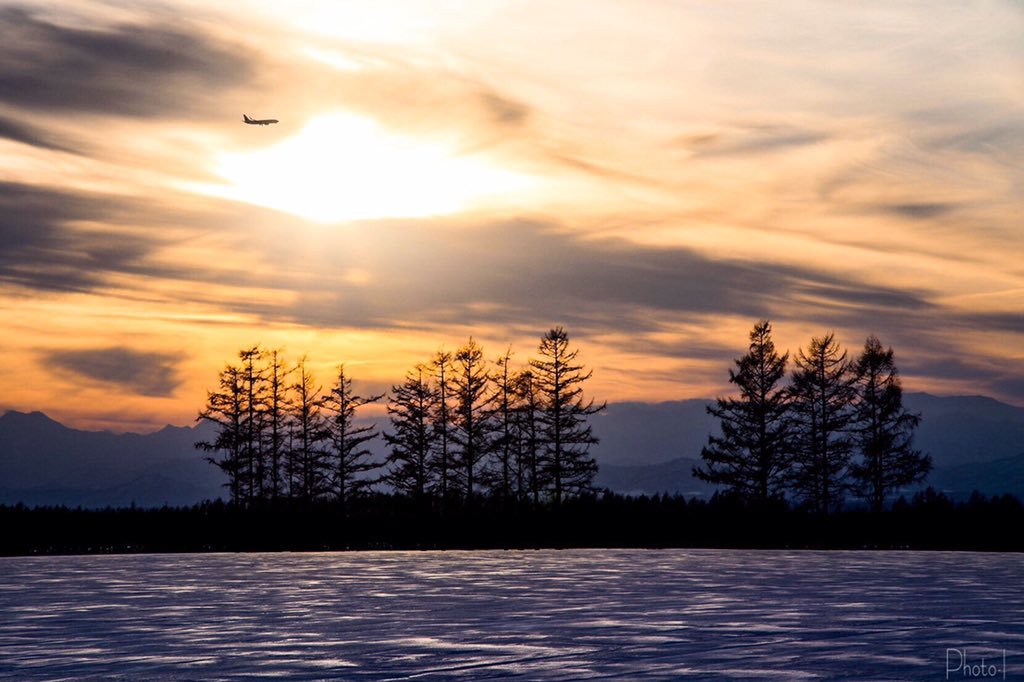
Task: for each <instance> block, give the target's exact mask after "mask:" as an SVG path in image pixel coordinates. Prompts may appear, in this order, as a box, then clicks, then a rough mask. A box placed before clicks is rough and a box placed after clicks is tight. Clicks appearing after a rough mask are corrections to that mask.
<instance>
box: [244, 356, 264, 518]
mask: <svg viewBox="0 0 1024 682" xmlns="http://www.w3.org/2000/svg"><path fill="white" fill-rule="evenodd" d="M262 354H263V351H262V350H261V349H260V347H259V346H258V345H257V346H252V347H251V348H246V349H243V350H241V351H239V352H238V357H239V359H240V360H241V361H242V367H241V370H242V386H243V392H244V398H243V399H244V405H245V411H244V414H243V416H242V437H243V455H242V456H243V459H244V461H245V483H246V497H247V499H248V500H250V501H251V500H255V499H263V498H264V497H265V484H266V473H267V472H266V461H265V458H264V452H263V428H264V398H265V397H266V372H265V371H264V368H263V367H261V366H260V365H259V364H258V363H259V361H260V357H261V356H262Z"/></svg>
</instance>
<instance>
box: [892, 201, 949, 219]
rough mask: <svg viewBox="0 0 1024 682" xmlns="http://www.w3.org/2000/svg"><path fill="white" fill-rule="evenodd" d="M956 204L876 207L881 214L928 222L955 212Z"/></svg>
mask: <svg viewBox="0 0 1024 682" xmlns="http://www.w3.org/2000/svg"><path fill="white" fill-rule="evenodd" d="M957 208H958V204H951V203H942V202H921V203H912V204H882V205H880V206H878V207H877V209H878V210H879V211H882V212H883V213H892V214H895V215H899V216H903V217H905V218H913V219H915V220H930V219H932V218H938V217H940V216H944V215H946V214H948V213H952V212H953V211H955V210H957Z"/></svg>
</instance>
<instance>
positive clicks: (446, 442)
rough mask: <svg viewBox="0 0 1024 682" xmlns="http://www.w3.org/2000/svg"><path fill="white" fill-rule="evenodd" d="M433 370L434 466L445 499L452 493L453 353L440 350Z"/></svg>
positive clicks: (439, 487) (440, 491)
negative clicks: (435, 443)
mask: <svg viewBox="0 0 1024 682" xmlns="http://www.w3.org/2000/svg"><path fill="white" fill-rule="evenodd" d="M431 371H432V372H433V375H434V378H435V379H436V380H437V401H436V403H435V404H434V412H433V414H432V415H431V420H432V422H433V425H434V435H435V437H436V439H437V452H436V453H435V457H434V461H433V463H432V468H433V469H434V470H435V471H436V472H437V486H438V493H439V495H440V497H441V500H442V501H445V500H447V499H448V497H449V496H450V495H451V493H452V452H451V446H452V410H451V399H452V393H453V388H454V387H453V386H452V354H451V353H449V352H447V351H438V352H437V354H436V355H435V356H434V360H433V362H432V363H431Z"/></svg>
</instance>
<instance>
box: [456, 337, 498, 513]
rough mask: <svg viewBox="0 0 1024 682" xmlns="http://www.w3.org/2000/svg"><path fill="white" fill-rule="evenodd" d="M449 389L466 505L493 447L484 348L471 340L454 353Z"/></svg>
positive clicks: (491, 398)
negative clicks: (451, 397) (452, 400)
mask: <svg viewBox="0 0 1024 682" xmlns="http://www.w3.org/2000/svg"><path fill="white" fill-rule="evenodd" d="M452 386H453V387H454V389H455V395H454V399H455V410H454V413H453V417H454V426H455V429H454V431H453V433H452V440H453V441H454V442H455V444H456V445H457V446H458V452H457V462H458V466H459V467H460V468H461V469H462V474H463V478H462V481H460V483H461V485H462V491H463V493H464V494H465V500H466V503H467V504H470V503H471V502H472V499H473V494H474V490H475V488H476V485H477V483H478V481H477V474H478V470H477V467H478V466H479V464H480V463H481V461H482V460H483V459H484V458H485V457H487V456H488V455H489V454H490V453H491V451H492V447H493V444H494V443H493V440H492V437H493V433H494V407H493V405H494V400H495V396H494V393H493V392H491V390H490V387H491V375H490V371H489V370H488V369H487V363H486V361H485V360H484V353H483V349H482V348H480V345H479V344H477V342H476V341H475V340H473V337H470V339H469V342H468V343H467V344H466V345H465V346H463V347H462V348H459V350H458V351H457V352H456V353H455V363H454V374H453V376H452Z"/></svg>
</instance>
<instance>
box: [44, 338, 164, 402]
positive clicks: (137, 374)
mask: <svg viewBox="0 0 1024 682" xmlns="http://www.w3.org/2000/svg"><path fill="white" fill-rule="evenodd" d="M43 361H44V362H45V363H46V364H47V365H48V366H49V367H50V368H51V371H52V372H53V373H55V374H59V373H60V372H71V373H72V374H75V375H77V376H79V377H84V378H86V379H90V380H93V381H99V382H103V383H109V384H117V385H119V386H121V387H123V388H126V389H128V390H130V391H132V392H133V393H138V394H139V395H144V396H151V397H167V396H170V395H172V394H173V393H174V389H175V388H177V387H178V385H179V384H180V383H181V380H180V379H179V377H178V363H179V361H180V358H177V357H175V356H173V355H166V354H163V353H147V352H143V351H137V350H132V349H131V348H125V347H122V346H115V347H112V348H97V349H89V350H56V351H50V352H48V353H45V354H44V355H43Z"/></svg>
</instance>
